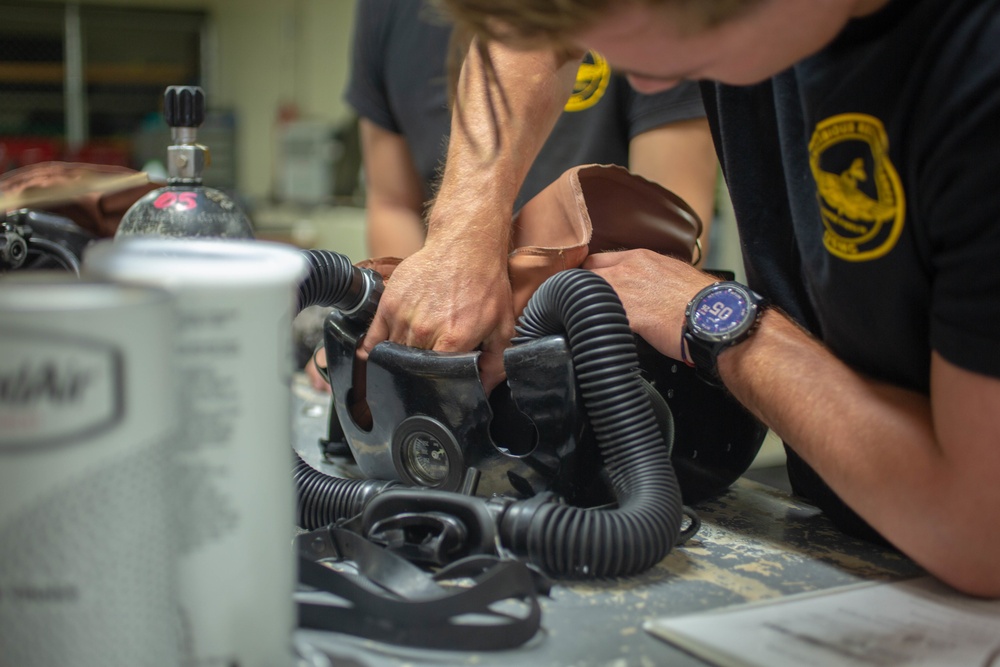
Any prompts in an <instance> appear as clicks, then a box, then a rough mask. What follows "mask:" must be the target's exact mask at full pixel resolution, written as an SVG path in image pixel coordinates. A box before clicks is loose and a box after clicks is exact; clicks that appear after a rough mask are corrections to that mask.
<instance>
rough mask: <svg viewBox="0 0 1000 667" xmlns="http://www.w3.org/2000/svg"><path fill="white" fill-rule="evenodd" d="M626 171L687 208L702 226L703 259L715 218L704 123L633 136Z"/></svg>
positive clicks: (713, 171)
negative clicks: (660, 188)
mask: <svg viewBox="0 0 1000 667" xmlns="http://www.w3.org/2000/svg"><path fill="white" fill-rule="evenodd" d="M629 170H631V171H632V172H634V173H636V174H638V175H640V176H642V177H644V178H647V179H649V180H651V181H654V182H656V183H659V184H660V185H662V186H663V187H665V188H667V189H668V190H671V191H673V192H675V193H676V194H678V195H679V196H680V197H681V198H682V199H683V200H684V201H686V202H687V203H688V204H690V205H691V208H693V209H694V212H695V213H697V214H698V217H699V218H701V222H702V233H701V237H700V240H701V249H702V253H701V256H702V258H704V257H705V256H706V255H707V254H708V238H709V230H710V228H711V225H712V218H713V216H714V215H715V189H716V188H715V186H716V175H717V173H718V171H717V170H718V162H717V160H716V157H715V148H714V147H713V144H712V133H711V131H710V130H709V128H708V121H707V120H705V119H704V118H697V119H692V120H685V121H680V122H677V123H669V124H667V125H661V126H660V127H656V128H653V129H652V130H649V131H647V132H643V133H642V134H639V135H636V136H635V137H633V138H632V141H631V143H630V144H629Z"/></svg>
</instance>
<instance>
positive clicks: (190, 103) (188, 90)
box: [163, 86, 205, 127]
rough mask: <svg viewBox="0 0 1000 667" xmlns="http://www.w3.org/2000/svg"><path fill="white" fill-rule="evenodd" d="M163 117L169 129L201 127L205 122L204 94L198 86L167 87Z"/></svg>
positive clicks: (164, 96) (164, 95)
mask: <svg viewBox="0 0 1000 667" xmlns="http://www.w3.org/2000/svg"><path fill="white" fill-rule="evenodd" d="M163 117H164V119H165V120H166V121H167V125H169V126H170V127H201V124H202V123H204V122H205V92H204V91H203V90H202V89H201V88H200V87H199V86H168V87H167V90H166V92H165V93H164V94H163Z"/></svg>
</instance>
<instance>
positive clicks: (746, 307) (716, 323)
mask: <svg viewBox="0 0 1000 667" xmlns="http://www.w3.org/2000/svg"><path fill="white" fill-rule="evenodd" d="M749 314H750V302H749V301H748V300H747V297H746V295H744V294H743V293H742V292H740V291H739V290H736V289H733V288H732V287H724V288H722V289H719V290H716V291H714V292H710V293H709V294H707V295H705V296H704V297H703V298H702V299H701V301H699V302H698V304H697V307H696V308H695V309H694V311H693V312H692V313H691V324H692V326H693V327H694V328H695V330H697V331H698V332H699V333H701V334H708V335H709V336H711V337H713V338H718V339H723V340H724V339H726V338H728V337H729V336H730V335H732V334H734V333H737V332H738V331H739V330H740V328H741V327H742V326H743V325H744V324H745V323H746V322H747V320H748V319H749V318H748V315H749Z"/></svg>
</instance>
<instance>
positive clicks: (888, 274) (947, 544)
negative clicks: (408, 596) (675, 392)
mask: <svg viewBox="0 0 1000 667" xmlns="http://www.w3.org/2000/svg"><path fill="white" fill-rule="evenodd" d="M441 1H442V4H444V5H446V6H447V8H448V10H449V11H450V12H451V13H452V15H453V16H455V17H456V20H457V21H458V23H459V25H462V26H463V28H464V29H468V30H470V31H471V32H473V33H475V34H476V41H475V42H474V43H473V46H472V48H471V49H470V55H469V57H468V58H467V59H466V61H465V64H464V71H463V73H462V77H463V79H464V80H465V81H466V82H467V85H466V87H465V88H460V91H459V97H460V101H461V105H460V107H459V108H460V109H461V112H462V119H463V123H462V124H461V128H464V131H463V130H462V129H461V128H459V129H457V130H453V132H452V139H451V143H450V146H449V153H448V161H447V167H446V169H445V172H444V175H443V178H442V182H441V187H440V190H439V193H438V196H437V199H436V201H435V204H434V207H433V209H432V210H431V211H430V213H429V218H428V219H429V225H428V233H427V241H426V243H425V245H424V247H423V248H422V249H421V250H420V251H419V252H418V253H416V254H414V255H413V256H411V257H410V258H409V259H407V260H406V261H404V262H403V263H402V264H400V266H399V267H397V269H396V271H395V273H394V274H393V280H392V282H391V283H390V284H389V285H388V287H387V289H386V291H385V294H384V296H383V298H382V301H381V303H380V307H379V310H378V313H377V314H376V317H375V320H374V322H373V323H372V325H371V327H370V329H369V330H368V334H367V336H366V337H365V340H364V344H363V352H364V351H367V350H370V349H371V348H372V347H373V346H374V345H376V344H378V343H379V342H381V341H383V340H386V339H391V340H393V341H397V342H401V343H404V344H407V345H411V346H417V347H424V348H427V349H435V350H459V351H460V350H470V349H475V348H477V347H480V348H481V349H482V350H483V354H482V355H481V356H480V362H481V366H482V370H483V375H484V379H485V381H486V382H487V383H488V382H494V383H495V382H498V381H499V379H500V377H501V374H502V365H501V357H500V354H501V353H502V350H503V348H504V347H505V346H506V345H507V341H508V340H509V338H510V335H509V334H510V330H511V327H512V318H511V317H510V316H509V314H508V313H509V310H510V307H509V294H508V293H506V292H505V291H504V290H502V289H499V288H498V286H499V285H502V284H503V283H504V273H503V272H504V266H503V260H502V258H503V253H502V250H501V248H502V242H503V238H504V234H505V229H506V228H505V225H506V219H505V216H504V215H503V214H502V213H501V212H503V211H506V210H507V209H508V208H509V206H510V202H511V201H512V200H513V199H514V197H515V196H516V194H515V193H516V192H517V188H518V187H519V184H520V179H521V177H522V176H523V174H524V173H525V172H526V167H525V166H524V163H525V162H526V161H527V160H529V159H530V157H531V156H532V155H533V154H534V152H535V151H537V149H538V147H539V146H540V145H541V144H542V143H543V141H544V139H545V136H546V135H547V131H548V130H547V128H548V123H547V121H546V119H551V118H554V117H555V115H556V112H557V111H558V109H559V108H560V105H561V102H560V100H565V98H566V96H567V94H568V91H569V83H568V79H569V78H570V77H568V76H567V75H566V72H567V71H569V72H572V70H573V69H575V68H576V67H577V60H576V59H577V58H578V57H579V54H580V53H582V52H584V51H585V50H588V49H593V50H596V51H598V52H600V53H601V54H602V55H603V56H604V57H606V58H607V59H608V62H609V63H610V64H611V65H612V67H614V68H615V69H616V70H617V71H619V72H622V73H624V74H625V75H626V76H627V78H628V80H629V81H630V83H631V84H632V85H633V87H634V88H636V89H637V90H639V91H641V92H645V93H652V92H656V91H659V90H664V89H669V88H670V87H672V86H675V85H678V84H679V83H680V82H682V81H686V80H698V81H700V82H701V83H700V85H701V86H702V91H703V99H704V101H705V104H706V109H707V111H708V118H709V121H710V124H711V126H712V132H713V137H714V140H715V146H716V151H717V153H718V155H719V158H720V161H721V164H722V169H723V174H724V176H725V178H726V183H727V187H728V189H729V192H730V196H731V198H732V201H733V206H734V210H735V214H736V219H737V222H738V224H739V230H740V239H741V243H742V246H743V256H744V262H745V265H746V274H747V282H748V283H749V287H750V288H752V290H753V291H754V292H749V291H747V290H746V289H745V288H742V287H741V286H738V285H728V284H726V285H722V286H721V287H718V288H712V289H709V290H707V291H705V288H707V287H708V286H710V285H711V284H712V283H713V282H715V280H716V279H715V278H713V277H712V276H710V275H708V274H705V273H703V272H701V271H699V270H698V269H696V268H694V267H691V266H690V265H688V264H686V263H683V262H678V261H675V260H673V259H671V258H668V257H663V256H659V255H655V254H653V253H650V252H648V251H643V250H631V251H624V252H620V253H603V254H599V255H592V256H591V257H590V258H589V259H588V261H587V263H586V264H585V267H586V268H589V269H591V270H593V271H595V272H596V273H598V274H599V275H601V276H602V277H604V278H605V279H606V280H607V281H608V282H609V283H610V284H611V285H612V286H613V287H614V289H615V290H616V291H617V292H618V294H619V296H620V297H621V298H622V302H623V304H624V306H625V309H626V311H627V313H628V316H629V319H630V322H631V324H632V326H633V328H634V329H635V331H636V332H637V333H638V334H640V335H641V336H642V337H643V338H644V339H645V340H647V341H649V342H650V343H652V344H653V345H654V346H655V347H656V348H657V349H658V350H659V351H660V352H661V353H663V354H665V355H668V356H670V357H673V358H675V359H679V360H685V361H687V362H689V363H693V365H695V366H696V368H697V369H698V370H699V372H700V373H702V374H703V375H704V376H705V377H707V378H709V379H711V380H714V381H716V382H721V383H723V384H724V385H725V386H726V387H727V389H728V390H729V391H730V392H731V393H732V394H733V395H734V396H735V397H736V398H737V399H739V400H740V401H741V402H742V403H743V404H744V405H745V406H746V407H747V408H748V409H749V410H750V411H751V412H753V413H754V414H755V415H757V416H758V417H759V418H760V419H761V420H762V421H763V422H765V423H766V424H767V425H768V426H769V427H770V428H771V429H772V430H774V431H775V432H776V433H777V434H778V435H780V436H781V437H782V438H783V440H784V442H785V444H786V447H787V448H788V450H789V454H790V456H789V473H790V478H791V481H792V484H793V489H794V490H795V491H796V492H798V493H800V494H803V495H806V496H807V497H808V498H810V499H811V500H812V501H813V502H815V503H816V504H817V505H818V506H820V507H821V508H823V509H824V510H825V511H826V512H827V513H828V514H829V515H830V516H831V518H832V519H833V520H834V521H836V522H837V523H838V524H839V525H840V526H842V527H843V528H844V529H845V530H850V531H852V532H857V533H862V534H868V535H870V536H873V537H881V538H884V539H885V540H887V541H889V542H890V543H892V544H893V545H895V546H896V547H897V548H899V549H900V550H901V551H903V552H904V553H906V554H907V555H909V556H910V557H912V558H913V559H914V560H915V561H917V562H918V563H919V564H921V565H922V566H923V567H925V568H926V569H927V570H928V571H929V572H930V573H932V574H934V575H936V576H937V577H939V578H940V579H942V580H943V581H945V582H946V583H949V584H951V585H952V586H954V587H956V588H958V589H960V590H963V591H967V592H969V593H973V594H977V595H983V596H1000V568H997V566H996V557H997V554H998V553H1000V484H998V483H997V479H998V478H1000V266H998V263H997V261H996V258H997V257H1000V224H998V222H997V221H998V220H1000V193H998V192H997V189H996V187H995V184H994V183H993V176H994V175H995V174H996V172H997V168H998V167H1000V151H998V149H997V147H998V146H1000V122H998V119H1000V55H998V52H997V50H996V48H995V45H996V44H998V43H1000V2H996V1H989V2H982V1H980V0H824V1H823V2H804V1H803V0H742V1H741V0H698V1H697V2H691V1H689V0H642V1H639V0H625V1H619V0H586V1H584V0H576V1H574V0H560V1H559V2H556V1H555V0H489V1H486V0H441ZM491 72H492V76H489V74H490V73H491ZM529 72H530V73H531V75H530V76H528V74H527V73H529ZM498 89H499V90H498ZM484 91H490V92H491V94H486V93H485V92H484ZM501 93H502V95H501ZM500 97H503V98H504V99H505V100H506V105H505V106H498V105H496V103H495V101H496V100H497V99H500ZM497 132H499V133H500V134H501V136H502V137H503V141H505V142H507V143H508V145H509V146H513V147H516V150H513V149H509V150H507V151H506V152H505V153H506V156H507V157H505V158H503V159H492V160H489V159H488V160H484V159H483V157H482V155H481V153H479V152H477V151H476V150H475V147H476V146H477V145H481V144H482V143H483V139H484V138H485V137H490V136H493V135H494V134H495V133H497ZM470 193H474V194H473V195H472V196H470ZM491 212H492V214H491ZM484 239H485V240H488V239H498V240H499V241H500V243H499V244H494V243H491V242H489V241H484ZM456 256H461V258H462V261H461V263H459V262H451V264H453V265H456V266H460V270H461V273H463V274H464V275H476V276H479V279H477V280H475V281H469V280H464V281H456V276H455V275H452V273H451V272H449V270H448V269H447V266H448V265H449V260H448V258H449V257H456ZM454 282H460V287H455V286H453V283H454ZM689 305H690V306H691V308H692V309H693V313H694V314H693V315H692V316H690V317H687V316H686V315H685V312H686V309H687V308H688V307H689ZM728 326H733V327H734V329H733V331H735V332H736V333H737V334H738V335H734V336H732V337H730V338H729V339H728V340H726V341H724V342H721V343H719V344H714V343H713V342H712V341H713V340H718V338H716V339H713V338H712V329H713V327H715V334H718V335H721V334H725V333H727V331H728V330H727V329H726V327H728Z"/></svg>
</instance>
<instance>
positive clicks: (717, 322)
mask: <svg viewBox="0 0 1000 667" xmlns="http://www.w3.org/2000/svg"><path fill="white" fill-rule="evenodd" d="M766 305H767V301H766V299H764V297H762V296H761V295H759V294H757V293H756V292H754V291H753V290H751V289H750V288H748V287H747V286H745V285H741V284H740V283H737V282H733V281H724V282H717V283H713V284H712V285H709V286H708V287H706V288H704V289H703V290H701V291H700V292H698V293H697V294H695V296H694V298H693V299H691V301H690V302H689V303H688V306H687V309H686V310H685V312H684V341H685V342H686V344H687V348H688V353H689V354H690V356H691V361H692V362H693V363H694V366H695V370H696V371H697V372H698V375H699V376H700V377H701V378H702V379H703V380H705V381H706V382H709V383H710V384H716V385H718V384H721V382H722V381H721V379H720V378H719V370H718V357H719V353H720V352H722V350H724V349H726V348H727V347H731V346H732V345H736V344H737V343H739V342H741V341H743V340H746V338H747V337H748V336H749V335H750V334H751V333H752V332H753V330H754V327H755V326H756V325H757V322H758V319H759V318H760V315H761V313H762V312H763V310H764V308H765V307H766Z"/></svg>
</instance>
